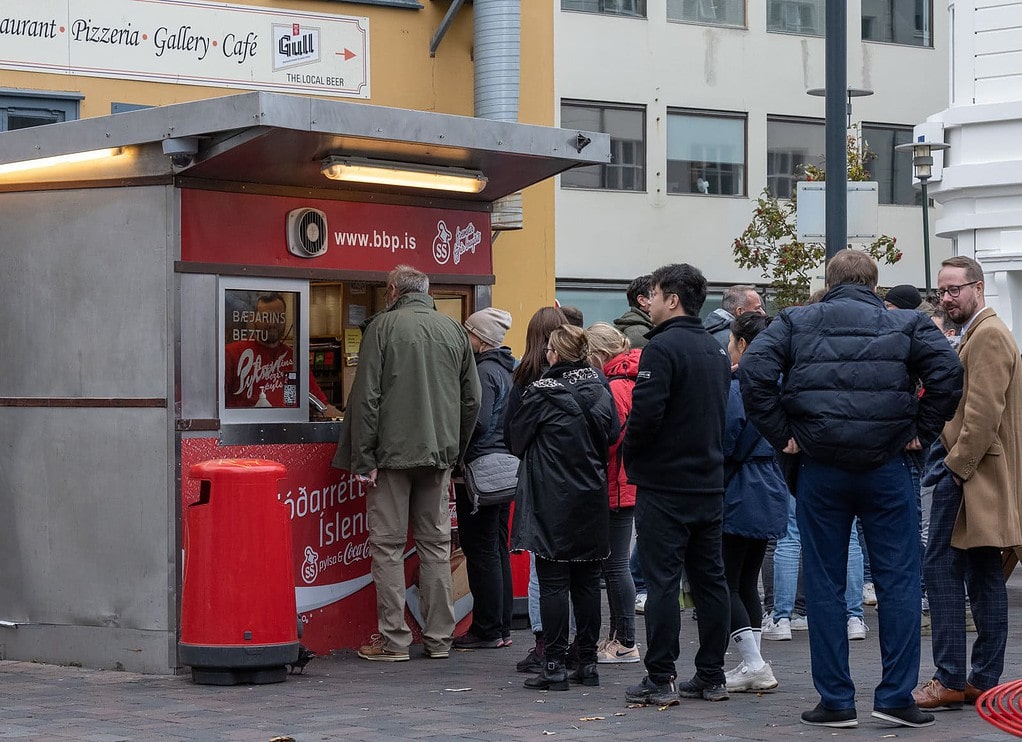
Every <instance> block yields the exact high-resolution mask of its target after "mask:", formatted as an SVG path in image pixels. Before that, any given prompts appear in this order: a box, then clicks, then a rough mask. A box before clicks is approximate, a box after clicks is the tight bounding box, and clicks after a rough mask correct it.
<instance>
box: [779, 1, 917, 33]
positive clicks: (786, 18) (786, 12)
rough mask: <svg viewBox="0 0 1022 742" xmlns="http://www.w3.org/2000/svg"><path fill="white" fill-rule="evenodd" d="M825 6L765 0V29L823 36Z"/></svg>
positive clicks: (808, 2) (804, 2) (815, 2)
mask: <svg viewBox="0 0 1022 742" xmlns="http://www.w3.org/2000/svg"><path fill="white" fill-rule="evenodd" d="M901 1H902V2H904V1H905V0H901ZM892 2H893V0H892ZM825 7H826V6H825V4H824V0H767V31H773V32H775V33H797V34H802V35H803V36H823V32H824V20H825V18H826V16H825V15H824V8H825Z"/></svg>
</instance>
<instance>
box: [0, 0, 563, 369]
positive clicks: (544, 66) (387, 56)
mask: <svg viewBox="0 0 1022 742" xmlns="http://www.w3.org/2000/svg"><path fill="white" fill-rule="evenodd" d="M102 1H103V0H95V2H97V3H101V2H102ZM420 1H421V2H422V5H423V7H422V9H420V10H408V9H401V8H385V7H378V6H372V5H358V4H353V3H338V2H314V1H311V0H306V1H304V2H302V1H300V0H296V1H289V2H287V3H286V6H287V7H288V8H290V9H293V10H295V11H309V12H316V13H337V14H340V15H353V16H366V17H368V18H369V27H370V74H371V81H372V98H371V99H369V100H368V101H366V102H368V103H372V104H375V105H382V106H393V107H397V108H408V109H414V110H422V111H435V112H438V113H452V114H460V115H464V116H471V115H472V114H473V79H472V78H473V63H472V6H471V4H468V3H466V4H465V6H464V7H463V8H462V9H461V10H460V11H459V12H458V15H457V17H456V18H455V20H454V22H453V23H452V25H451V26H450V28H449V29H448V31H447V33H446V35H445V36H444V38H443V41H442V42H441V43H440V46H439V48H438V49H437V53H436V56H435V57H430V56H429V45H430V41H431V39H432V37H433V34H434V33H435V31H436V29H437V28H438V27H439V26H440V22H441V20H442V19H443V16H444V14H445V13H446V11H447V8H448V5H449V3H447V2H437V1H436V0H420ZM232 4H236V5H251V6H263V7H278V8H279V7H281V5H282V4H281V3H279V2H272V0H247V1H246V2H244V3H232ZM521 5H522V15H521V18H522V34H521V52H522V54H521V56H522V63H521V92H520V97H519V120H520V121H521V122H522V123H529V124H540V125H545V126H552V125H553V122H554V99H553V13H554V8H553V0H522V2H521ZM0 87H3V88H14V89H19V88H20V89H27V90H47V91H61V92H72V93H78V94H81V95H84V96H85V97H84V99H83V100H82V101H81V109H80V110H81V116H82V118H89V117H93V116H105V115H107V114H109V113H110V112H111V109H110V106H111V104H112V103H129V104H137V105H148V106H160V105H168V104H172V103H182V102H185V101H191V100H198V99H202V98H212V97H216V96H222V95H232V94H235V93H239V92H244V89H243V88H238V89H231V88H219V87H201V86H195V85H176V84H166V83H155V82H138V81H133V80H130V81H129V80H114V79H107V78H99V77H85V76H81V75H59V74H44V73H34V72H19V71H10V70H0ZM348 100H354V101H357V100H358V99H354V98H352V99H348ZM523 205H524V214H525V228H524V229H522V230H519V231H513V232H504V233H502V234H501V235H500V236H499V238H498V239H497V241H496V243H495V244H494V274H495V277H496V285H495V286H494V290H493V304H494V306H498V307H501V308H504V309H507V310H508V311H509V312H511V314H512V316H513V318H514V322H513V326H512V329H511V332H510V333H509V335H508V339H507V342H508V344H510V345H511V346H512V348H513V349H514V351H515V354H516V355H520V354H521V352H522V351H523V350H524V341H525V326H526V324H527V323H528V320H529V318H530V317H531V316H532V314H533V312H535V310H536V309H538V308H539V307H541V306H546V305H549V304H552V303H553V301H554V211H553V209H554V191H553V181H552V180H550V181H547V182H545V183H540V184H537V185H535V186H532V187H531V188H529V189H527V190H526V191H525V193H524V196H523Z"/></svg>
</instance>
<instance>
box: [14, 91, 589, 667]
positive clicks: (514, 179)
mask: <svg viewBox="0 0 1022 742" xmlns="http://www.w3.org/2000/svg"><path fill="white" fill-rule="evenodd" d="M608 160H609V139H608V137H607V136H606V135H603V134H597V133H592V132H576V131H567V130H561V129H556V128H551V127H540V126H529V125H522V124H514V123H507V122H499V121H490V120H484V119H477V118H468V117H460V116H451V115H443V114H435V113H427V112H418V111H407V110H400V109H389V108H382V107H378V106H370V105H366V104H361V103H351V102H345V101H335V100H320V99H311V98H304V97H296V96H287V95H278V94H271V93H261V92H257V93H246V94H242V95H236V96H229V97H223V98H215V99H211V100H203V101H196V102H191V103H182V104H178V105H174V106H166V107H161V108H153V109H145V110H138V111H132V112H129V113H123V114H118V115H115V116H106V117H101V118H93V119H85V120H81V121H74V122H69V123H62V124H55V125H51V126H42V127H36V128H33V129H23V130H19V131H14V132H7V133H3V134H0V225H2V226H0V230H2V231H0V234H2V235H3V249H2V250H0V282H2V285H3V290H2V292H0V293H2V295H3V297H4V299H3V302H4V308H5V314H6V317H7V322H5V323H4V325H5V332H4V334H3V354H2V360H0V389H3V392H2V394H0V441H2V446H0V505H2V508H0V509H2V510H3V512H4V513H5V517H4V518H3V519H2V522H0V563H3V565H4V567H3V569H0V649H2V654H3V656H4V657H6V658H8V659H39V660H42V661H48V662H79V663H82V664H86V665H92V666H103V667H123V668H126V669H129V670H137V671H143V672H166V671H168V670H169V669H173V668H176V667H178V664H179V663H178V660H177V656H176V641H177V631H178V620H179V615H180V614H179V611H180V605H179V603H180V586H181V562H182V553H181V543H182V534H181V522H182V512H183V510H184V509H186V508H187V507H188V506H189V505H191V504H192V503H194V502H195V501H196V499H197V497H198V489H199V487H198V483H197V482H195V481H192V480H190V479H189V477H188V471H189V468H190V467H191V466H192V465H193V464H195V463H198V462H201V461H205V460H209V459H219V458H260V459H270V460H275V461H279V462H281V463H283V464H284V465H285V466H286V467H287V469H288V475H287V479H286V480H283V481H281V482H280V486H279V491H278V498H279V500H280V501H281V502H282V503H283V504H284V506H286V507H287V509H288V513H289V515H290V518H291V524H292V536H293V542H294V571H295V582H296V585H297V587H296V600H297V605H298V610H299V613H300V617H301V620H302V622H303V625H304V638H303V643H305V644H306V645H308V646H309V647H310V648H312V649H313V650H315V651H317V652H325V651H330V650H333V649H340V648H345V647H351V646H356V645H357V644H358V643H360V642H362V641H364V640H365V639H366V638H367V637H368V635H369V634H370V633H372V632H373V631H375V625H376V616H375V597H374V593H373V591H372V590H371V589H368V588H369V587H370V585H371V577H370V571H369V554H368V548H367V538H368V527H367V524H366V520H365V503H364V499H365V497H366V491H365V490H364V489H362V487H361V485H360V484H359V483H358V482H357V481H356V480H355V478H354V477H353V476H351V475H350V474H349V473H347V472H342V471H339V470H336V469H332V468H331V467H330V460H331V458H332V456H333V452H334V448H335V445H336V439H337V433H338V425H337V423H336V422H333V421H331V420H318V419H317V413H316V409H317V408H322V407H324V403H325V404H329V405H332V406H333V407H335V408H338V409H343V407H344V403H345V400H346V397H347V392H348V390H349V389H350V385H351V381H352V379H353V377H354V373H355V370H356V369H357V365H358V348H359V342H360V339H361V329H360V328H361V326H362V325H363V323H364V322H365V321H366V320H367V319H368V318H370V317H371V316H372V315H373V314H374V313H375V312H377V311H379V310H381V309H383V308H384V306H383V296H382V288H383V281H384V279H385V276H386V273H387V272H388V271H389V270H390V269H392V268H393V267H394V266H396V265H399V264H407V265H411V266H413V267H415V268H418V269H419V270H422V271H424V272H425V273H427V274H428V275H429V276H430V279H431V285H432V288H431V291H432V293H433V294H434V298H435V300H436V303H437V307H438V309H439V310H440V311H443V312H447V313H449V314H450V315H451V316H453V317H456V318H458V319H461V318H463V317H464V316H467V314H469V313H471V312H472V311H475V309H477V308H481V307H484V306H488V305H489V304H490V291H491V286H492V285H493V283H494V280H495V278H494V275H493V261H492V253H491V249H492V237H491V229H490V211H491V203H492V202H493V201H494V200H496V199H498V198H501V197H503V196H506V195H508V194H511V193H513V192H515V191H518V190H520V189H522V188H525V187H527V186H529V185H531V184H533V183H536V182H539V181H541V180H544V179H546V178H549V177H551V176H553V175H555V174H557V173H558V172H561V171H563V170H565V169H568V168H570V167H573V166H576V165H579V164H592V163H597V162H606V161H608ZM423 184H425V185H423ZM441 187H443V188H455V189H457V190H440V188H441ZM310 399H312V400H315V401H314V402H312V404H311V405H310ZM327 409H330V408H327ZM455 562H456V560H455ZM407 564H408V585H409V590H408V603H409V615H410V617H411V619H412V621H414V619H415V617H416V615H417V610H418V608H417V601H416V596H417V593H416V589H415V560H414V559H409V560H408V562H407ZM454 567H455V569H457V567H458V565H457V563H455V564H454ZM456 574H457V572H456ZM455 582H456V583H457V582H458V580H457V579H456V580H455ZM456 590H458V588H456ZM461 592H465V590H464V589H462V591H461ZM458 597H461V596H460V594H459V596H458ZM465 610H467V608H466V607H465V605H464V604H462V606H461V612H462V613H464V611H465ZM412 621H410V623H412Z"/></svg>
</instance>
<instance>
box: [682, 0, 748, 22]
mask: <svg viewBox="0 0 1022 742" xmlns="http://www.w3.org/2000/svg"><path fill="white" fill-rule="evenodd" d="M667 20H669V21H682V22H684V23H706V24H710V25H714V26H739V27H744V26H745V0H667Z"/></svg>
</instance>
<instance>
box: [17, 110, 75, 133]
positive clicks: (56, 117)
mask: <svg viewBox="0 0 1022 742" xmlns="http://www.w3.org/2000/svg"><path fill="white" fill-rule="evenodd" d="M63 120H64V112H63V111H44V110H37V111H36V110H30V109H17V108H11V109H8V110H7V130H8V131H14V130H15V129H27V128H28V127H30V126H42V125H43V124H56V123H60V122H61V121H63Z"/></svg>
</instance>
